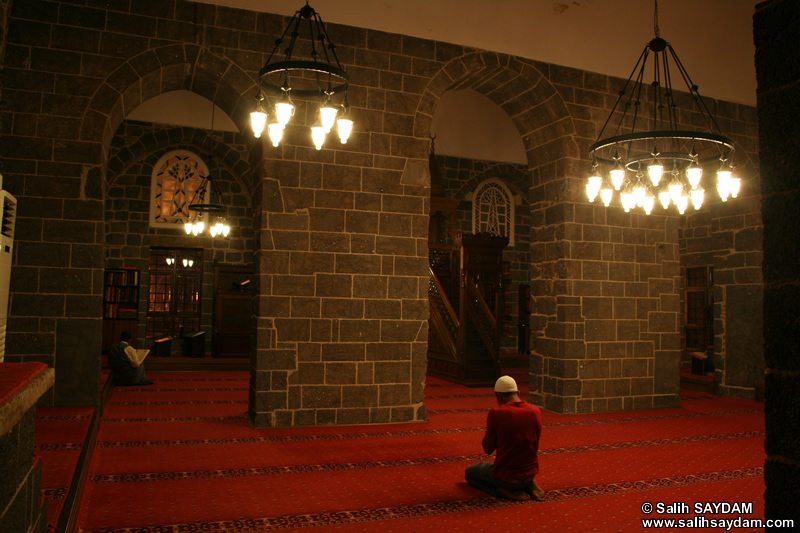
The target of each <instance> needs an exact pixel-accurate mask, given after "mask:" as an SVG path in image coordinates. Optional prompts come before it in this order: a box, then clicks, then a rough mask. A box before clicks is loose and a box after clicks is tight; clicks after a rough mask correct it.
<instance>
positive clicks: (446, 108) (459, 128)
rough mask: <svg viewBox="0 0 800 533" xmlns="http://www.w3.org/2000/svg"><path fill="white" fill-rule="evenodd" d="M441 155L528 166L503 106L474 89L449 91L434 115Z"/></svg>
mask: <svg viewBox="0 0 800 533" xmlns="http://www.w3.org/2000/svg"><path fill="white" fill-rule="evenodd" d="M431 134H432V135H435V136H436V152H437V154H439V155H449V156H454V157H463V158H466V159H480V160H486V161H499V162H503V163H518V164H523V165H525V164H527V163H528V158H527V155H526V154H525V146H524V145H523V143H522V138H521V137H520V134H519V131H518V130H517V128H516V126H515V125H514V122H513V121H512V120H511V118H510V117H509V116H508V115H507V114H506V112H505V111H503V109H502V108H500V106H498V105H497V104H495V103H494V102H492V101H491V100H489V98H487V97H486V96H484V95H482V94H480V93H479V92H477V91H475V90H472V89H460V90H451V91H446V92H445V93H443V94H442V96H441V98H440V99H439V102H438V104H437V106H436V110H435V111H434V114H433V120H432V123H431Z"/></svg>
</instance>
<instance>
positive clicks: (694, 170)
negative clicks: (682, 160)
mask: <svg viewBox="0 0 800 533" xmlns="http://www.w3.org/2000/svg"><path fill="white" fill-rule="evenodd" d="M702 177H703V169H702V168H700V167H699V166H698V165H697V163H694V162H693V163H692V164H691V165H690V166H689V168H687V169H686V178H687V179H688V180H689V185H691V186H692V189H696V188H697V187H699V186H700V178H702Z"/></svg>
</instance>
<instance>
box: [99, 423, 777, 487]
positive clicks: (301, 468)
mask: <svg viewBox="0 0 800 533" xmlns="http://www.w3.org/2000/svg"><path fill="white" fill-rule="evenodd" d="M764 435H765V432H764V431H747V432H742V433H722V434H718V435H698V436H694V437H676V438H672V439H656V440H645V441H631V442H613V443H609V444H592V445H588V446H570V447H566V448H551V449H545V450H540V451H539V455H563V454H578V453H587V452H601V451H609V450H626V449H632V448H647V447H651V446H670V445H675V444H689V443H696V442H712V441H722V440H733V439H747V438H754V437H762V438H763V437H764ZM485 459H486V455H485V454H471V455H455V456H449V457H425V458H412V459H395V460H392V461H363V462H358V463H333V464H314V465H292V466H267V467H254V468H230V469H220V470H198V471H193V472H188V471H185V472H154V473H146V472H145V473H128V474H106V475H93V476H92V477H91V478H90V481H91V482H92V483H97V484H107V483H138V482H151V481H195V480H198V479H224V478H236V477H249V476H274V475H281V474H308V473H317V474H318V473H323V472H341V471H348V470H370V469H375V468H397V467H418V466H430V465H442V464H454V463H473V462H479V461H483V460H485Z"/></svg>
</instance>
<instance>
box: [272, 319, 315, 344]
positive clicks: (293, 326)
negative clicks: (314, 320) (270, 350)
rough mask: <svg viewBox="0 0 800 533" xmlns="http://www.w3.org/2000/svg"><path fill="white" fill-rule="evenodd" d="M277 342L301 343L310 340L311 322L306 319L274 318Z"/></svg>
mask: <svg viewBox="0 0 800 533" xmlns="http://www.w3.org/2000/svg"><path fill="white" fill-rule="evenodd" d="M275 329H276V330H277V332H278V342H303V341H309V340H310V338H311V321H310V320H309V319H307V318H276V319H275Z"/></svg>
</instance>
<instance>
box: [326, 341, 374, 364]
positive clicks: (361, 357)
mask: <svg viewBox="0 0 800 533" xmlns="http://www.w3.org/2000/svg"><path fill="white" fill-rule="evenodd" d="M365 357H366V356H365V344H363V343H360V342H359V343H334V344H323V345H322V360H323V361H365V360H366V359H365Z"/></svg>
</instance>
